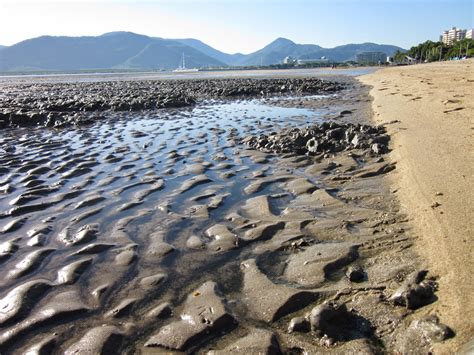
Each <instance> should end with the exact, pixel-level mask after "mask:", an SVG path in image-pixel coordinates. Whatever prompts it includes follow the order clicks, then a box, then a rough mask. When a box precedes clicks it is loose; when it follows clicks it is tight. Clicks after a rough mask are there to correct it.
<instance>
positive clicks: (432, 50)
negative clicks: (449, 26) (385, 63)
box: [393, 38, 474, 63]
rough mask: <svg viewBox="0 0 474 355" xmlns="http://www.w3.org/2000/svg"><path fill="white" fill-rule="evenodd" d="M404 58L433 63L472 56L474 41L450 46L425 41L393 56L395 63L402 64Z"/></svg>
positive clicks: (458, 42)
mask: <svg viewBox="0 0 474 355" xmlns="http://www.w3.org/2000/svg"><path fill="white" fill-rule="evenodd" d="M406 56H409V57H411V58H413V59H415V60H416V61H418V62H435V61H440V60H450V59H455V58H462V57H473V56H474V39H470V38H465V39H463V40H460V41H456V42H454V43H453V44H452V45H449V46H448V45H447V44H444V43H443V42H433V41H426V42H423V43H420V44H418V45H416V46H413V47H411V48H410V49H409V50H408V51H407V52H402V51H399V50H397V51H396V52H395V54H394V55H393V60H394V61H395V62H396V63H402V62H404V60H405V58H406Z"/></svg>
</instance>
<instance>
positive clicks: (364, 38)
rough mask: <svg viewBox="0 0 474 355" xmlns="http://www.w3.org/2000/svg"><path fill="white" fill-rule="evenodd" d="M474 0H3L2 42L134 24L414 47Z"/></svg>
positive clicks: (230, 37)
mask: <svg viewBox="0 0 474 355" xmlns="http://www.w3.org/2000/svg"><path fill="white" fill-rule="evenodd" d="M473 3H474V0H332V1H331V0H312V1H311V0H286V1H283V0H266V1H264V0H138V1H133V0H96V1H91V0H55V1H42V0H0V45H12V44H15V43H17V42H20V41H22V40H25V39H28V38H33V37H38V36H42V35H54V36H59V35H63V36H97V35H101V34H103V33H106V32H112V31H131V32H135V33H139V34H145V35H148V36H155V37H163V38H197V39H200V40H202V41H203V42H205V43H207V44H209V45H211V46H212V47H214V48H216V49H219V50H221V51H224V52H227V53H236V52H241V53H250V52H253V51H255V50H258V49H260V48H262V47H263V46H265V45H267V44H268V43H270V42H271V41H273V40H274V39H276V38H277V37H285V38H288V39H291V40H293V41H294V42H296V43H311V44H318V45H320V46H322V47H327V48H332V47H335V46H337V45H342V44H347V43H363V42H375V43H381V44H382V43H383V44H393V45H398V46H400V47H402V48H409V47H411V46H413V45H416V44H418V43H420V42H423V41H425V40H427V39H431V40H438V38H439V35H440V34H441V33H442V31H443V30H446V29H449V28H451V27H453V26H457V27H460V28H473V27H474V26H473V21H474V20H473V19H474V12H473Z"/></svg>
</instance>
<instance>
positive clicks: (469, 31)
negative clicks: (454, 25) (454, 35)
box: [466, 28, 473, 39]
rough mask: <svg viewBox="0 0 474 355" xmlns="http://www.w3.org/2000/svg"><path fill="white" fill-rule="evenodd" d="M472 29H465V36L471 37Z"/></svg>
mask: <svg viewBox="0 0 474 355" xmlns="http://www.w3.org/2000/svg"><path fill="white" fill-rule="evenodd" d="M472 31H473V29H472V28H471V29H470V30H467V31H466V38H469V39H473V37H472Z"/></svg>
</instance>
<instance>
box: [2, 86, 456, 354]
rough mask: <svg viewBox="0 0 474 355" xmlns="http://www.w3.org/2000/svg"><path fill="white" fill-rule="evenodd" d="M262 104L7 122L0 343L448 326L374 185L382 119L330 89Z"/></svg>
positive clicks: (290, 337)
mask: <svg viewBox="0 0 474 355" xmlns="http://www.w3.org/2000/svg"><path fill="white" fill-rule="evenodd" d="M139 84H140V83H134V84H130V85H139ZM346 84H347V83H346ZM346 84H345V85H346ZM328 85H329V86H331V87H337V86H339V84H331V83H329V84H328ZM74 87H75V86H74V85H72V88H73V89H72V90H75V89H74ZM345 87H346V88H347V89H345V90H342V91H340V92H338V93H337V95H339V96H338V97H339V98H340V100H341V102H346V101H347V100H346V101H344V100H345V98H347V96H351V97H353V95H354V90H353V88H354V87H355V86H350V85H349V86H345ZM12 90H13V91H14V90H16V89H15V88H13V89H12ZM18 90H19V89H18ZM21 90H26V89H25V87H22V88H21ZM31 90H32V92H35V90H38V88H36V87H35V86H33V87H32V88H31ZM318 90H319V89H318ZM361 90H362V89H361ZM66 92H68V91H67V88H66ZM362 92H363V91H362ZM333 94H334V93H333ZM25 95H26V94H25ZM32 97H33V98H34V97H36V96H35V95H33V96H32ZM266 99H268V98H266ZM266 99H265V100H264V101H263V100H261V99H260V100H256V99H253V100H233V101H222V100H221V101H210V100H198V101H197V102H196V104H195V105H193V106H192V107H187V108H167V109H160V110H148V111H143V112H142V111H140V112H107V117H106V119H105V120H101V121H97V122H95V121H94V122H91V124H90V125H89V126H87V127H77V128H74V129H60V130H59V129H50V128H36V129H32V128H5V129H4V130H3V131H2V136H1V138H0V149H1V150H2V153H3V154H2V156H1V158H0V169H1V172H2V177H1V180H0V211H1V213H0V233H1V238H2V239H1V244H0V272H1V274H2V275H4V277H2V278H1V279H0V310H1V311H0V349H1V352H2V353H5V354H10V353H18V352H20V353H21V352H27V351H32V352H34V351H36V352H40V353H43V352H44V353H58V354H59V353H67V354H73V353H84V352H89V353H102V354H110V353H116V352H127V353H141V352H142V353H151V352H154V351H158V352H159V351H165V350H166V351H169V350H172V351H184V352H188V353H190V352H198V353H207V352H209V351H212V352H215V353H229V352H240V353H245V354H248V353H258V352H263V353H279V352H283V353H288V352H295V353H302V352H308V353H318V352H334V353H341V352H352V353H380V352H384V351H387V352H402V353H403V352H410V351H421V352H426V351H429V349H431V347H432V346H433V343H435V342H442V341H444V340H445V339H447V338H449V337H451V336H452V333H451V332H450V329H449V328H448V327H446V326H445V325H444V324H443V322H444V319H441V320H439V319H437V318H436V317H424V315H423V310H424V309H425V307H427V305H429V304H430V303H433V302H436V280H435V279H434V278H433V277H432V275H431V273H430V272H426V271H425V270H422V269H420V266H421V265H422V263H421V262H420V260H419V258H418V257H417V255H416V254H415V253H414V251H413V249H412V248H411V246H412V244H413V242H414V238H413V236H412V233H411V230H410V227H409V225H408V224H407V223H406V222H407V216H406V215H404V214H403V213H401V212H400V210H399V205H398V201H397V199H396V195H395V194H393V193H392V191H391V188H390V185H389V184H388V183H387V182H386V179H387V178H386V177H387V176H390V175H392V174H393V173H394V171H395V172H396V170H397V169H396V165H395V164H392V163H391V162H389V161H387V160H386V157H387V149H388V145H387V143H388V142H387V139H388V138H387V136H386V134H385V132H384V128H383V127H370V126H367V123H368V122H362V121H360V120H358V119H357V118H356V117H357V116H356V115H355V114H352V113H344V114H342V111H344V110H343V107H342V106H337V100H335V98H334V96H333V95H331V96H330V97H313V100H315V101H317V102H318V104H317V105H316V106H317V107H318V108H317V109H308V108H295V107H291V106H292V105H291V103H288V100H289V101H290V102H291V101H293V102H297V101H299V100H301V98H300V97H293V98H292V97H287V98H286V99H287V100H283V101H285V102H286V104H285V106H286V107H278V105H277V103H275V102H274V103H272V104H268V103H267V104H264V102H267V100H266ZM282 99H283V98H282V97H281V96H279V97H278V100H279V101H280V102H283V101H281V100H282ZM325 100H327V101H325ZM35 102H36V101H35V100H33V101H32V102H31V103H30V104H31V105H32V106H35V105H36V103H35ZM324 102H326V104H325V103H324ZM329 103H330V104H329ZM366 104H367V102H366V101H360V102H359V103H358V105H353V107H352V110H359V111H363V110H364V109H365V107H364V105H366ZM343 105H345V104H343ZM329 118H332V119H331V122H333V123H327V122H326V121H327V120H328V119H329ZM351 120H352V121H353V122H352V123H351V122H350V121H351ZM362 124H364V125H362ZM307 133H308V134H309V135H307ZM263 136H265V137H267V138H268V137H272V141H273V143H274V144H276V147H279V146H281V144H280V143H282V142H283V141H285V142H286V141H288V140H289V141H291V142H292V145H291V146H289V147H286V148H285V149H287V148H288V151H285V152H283V150H282V149H273V148H272V147H267V146H266V144H265V145H262V146H260V145H252V142H258V139H260V138H261V137H263ZM356 136H357V137H358V138H357V139H356ZM259 137H260V138H259ZM303 138H304V139H303ZM310 139H314V140H318V144H315V145H312V144H311V145H308V147H307V143H308V141H309V140H310ZM244 141H245V142H247V143H250V145H248V144H244V143H242V142H244ZM303 147H307V148H305V149H306V151H305V150H304V148H303ZM313 147H316V148H315V149H314V151H312V149H313ZM254 148H258V149H254ZM270 148H271V149H270ZM308 148H310V150H308ZM394 169H395V170H394Z"/></svg>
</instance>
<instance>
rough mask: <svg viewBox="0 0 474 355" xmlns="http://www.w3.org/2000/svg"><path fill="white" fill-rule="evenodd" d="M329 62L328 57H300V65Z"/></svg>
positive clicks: (298, 62)
mask: <svg viewBox="0 0 474 355" xmlns="http://www.w3.org/2000/svg"><path fill="white" fill-rule="evenodd" d="M327 63H329V59H327V58H326V57H321V58H307V59H298V61H297V64H298V65H305V64H327Z"/></svg>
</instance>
